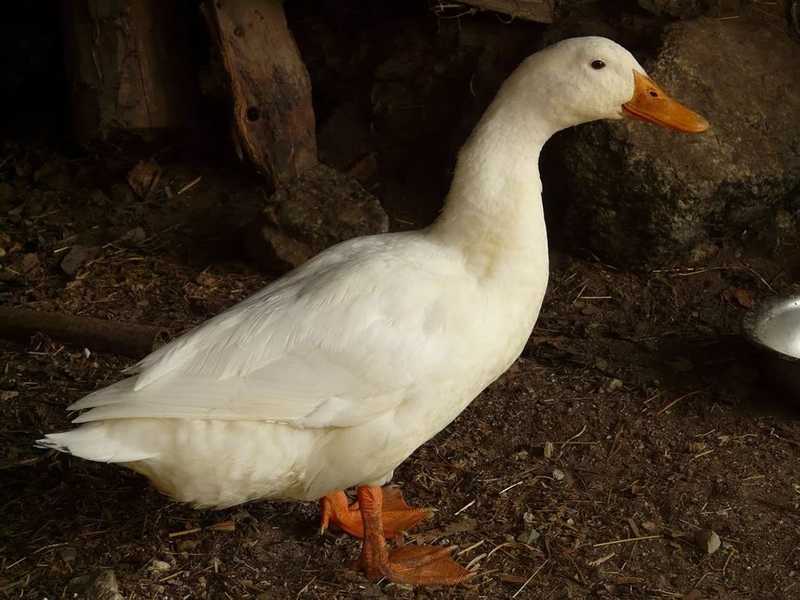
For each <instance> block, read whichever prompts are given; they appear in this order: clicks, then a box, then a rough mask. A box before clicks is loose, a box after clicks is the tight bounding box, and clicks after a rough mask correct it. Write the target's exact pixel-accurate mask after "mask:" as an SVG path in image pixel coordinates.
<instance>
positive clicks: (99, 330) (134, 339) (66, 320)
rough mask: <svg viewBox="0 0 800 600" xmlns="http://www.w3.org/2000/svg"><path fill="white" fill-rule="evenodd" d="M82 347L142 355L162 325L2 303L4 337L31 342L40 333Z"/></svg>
mask: <svg viewBox="0 0 800 600" xmlns="http://www.w3.org/2000/svg"><path fill="white" fill-rule="evenodd" d="M39 332H41V333H44V334H45V335H47V336H49V337H51V338H54V339H57V340H60V341H63V342H67V343H69V344H76V345H78V346H79V347H82V348H90V349H91V350H96V351H101V352H112V353H114V354H123V355H125V356H130V357H132V358H142V357H143V356H145V355H147V354H149V353H150V352H152V351H153V349H154V346H155V344H156V342H157V341H158V339H159V337H160V336H161V335H162V334H163V332H164V330H163V329H161V328H160V327H152V326H148V325H136V324H133V323H122V322H120V321H107V320H104V319H94V318H91V317H75V316H72V315H66V314H63V313H54V312H42V311H34V310H28V309H25V308H16V307H4V306H0V338H3V339H12V340H18V341H22V342H27V341H28V340H29V339H30V338H31V336H33V335H34V334H36V333H39Z"/></svg>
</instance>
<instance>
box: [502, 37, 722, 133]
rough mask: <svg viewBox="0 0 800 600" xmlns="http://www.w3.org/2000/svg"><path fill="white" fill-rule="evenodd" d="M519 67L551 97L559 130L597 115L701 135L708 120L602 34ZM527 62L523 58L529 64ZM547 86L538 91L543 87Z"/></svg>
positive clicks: (539, 55)
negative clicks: (533, 76) (673, 97)
mask: <svg viewBox="0 0 800 600" xmlns="http://www.w3.org/2000/svg"><path fill="white" fill-rule="evenodd" d="M528 61H529V62H530V63H531V64H530V65H529V67H530V68H525V67H528V65H525V66H523V69H520V70H519V72H520V75H521V80H520V81H519V82H518V83H521V84H523V85H524V83H523V82H524V80H525V79H527V77H526V76H525V72H526V71H527V72H528V73H530V74H531V75H534V74H535V82H534V81H533V80H528V81H527V83H528V84H529V85H535V86H536V87H538V88H539V89H538V90H537V93H536V95H537V96H538V97H539V99H540V100H541V99H542V93H541V92H542V91H544V96H546V97H547V98H548V100H549V102H547V103H548V104H549V109H550V114H551V115H553V117H554V118H555V119H556V120H557V121H558V128H563V127H568V126H571V125H577V124H579V123H585V122H588V121H595V120H598V119H622V118H633V119H639V120H642V121H647V122H650V123H655V124H656V125H660V126H662V127H666V128H669V129H674V130H677V131H682V132H686V133H699V132H702V131H705V130H706V129H708V127H709V124H708V121H706V120H705V119H704V118H703V117H702V116H700V115H699V114H697V113H696V112H694V111H692V110H690V109H688V108H687V107H685V106H684V105H682V104H680V103H679V102H677V101H676V100H673V99H672V98H670V97H669V95H668V94H667V93H666V92H665V91H664V90H663V89H662V88H661V87H659V86H658V85H657V84H656V83H655V82H654V81H653V80H652V79H650V77H648V75H647V73H646V72H645V70H644V69H643V68H642V66H641V65H640V64H639V63H638V61H637V60H636V59H635V58H634V57H633V55H632V54H631V53H630V52H628V51H627V50H626V49H625V48H623V47H622V46H620V45H619V44H617V43H615V42H613V41H611V40H609V39H606V38H602V37H580V38H571V39H567V40H564V41H562V42H559V43H557V44H554V45H553V46H550V47H548V48H546V49H545V50H543V51H541V52H538V53H536V54H534V55H533V56H531V57H530V58H529V59H528ZM528 61H526V62H528ZM542 87H544V88H545V89H544V90H542V89H541V88H542Z"/></svg>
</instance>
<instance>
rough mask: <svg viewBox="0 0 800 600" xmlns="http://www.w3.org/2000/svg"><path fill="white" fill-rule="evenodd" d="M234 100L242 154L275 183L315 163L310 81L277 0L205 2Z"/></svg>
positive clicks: (236, 131) (236, 127) (235, 123)
mask: <svg viewBox="0 0 800 600" xmlns="http://www.w3.org/2000/svg"><path fill="white" fill-rule="evenodd" d="M203 11H204V13H205V15H206V19H207V20H208V24H209V28H210V30H211V32H212V36H213V37H214V39H215V40H216V42H217V45H218V47H219V50H220V54H221V55H222V61H223V64H224V66H225V70H226V72H227V73H228V78H229V81H230V87H231V96H232V98H233V120H234V123H233V128H234V131H233V135H234V139H235V142H236V144H237V146H238V148H239V151H240V156H242V155H243V156H245V157H247V159H248V160H250V161H252V162H253V164H254V165H255V166H256V167H257V168H258V169H259V170H262V171H264V172H266V173H269V174H270V175H271V177H272V180H273V183H274V184H275V187H276V188H277V187H279V186H280V185H283V184H285V183H286V182H287V181H289V180H291V179H293V178H295V177H297V176H298V175H301V174H302V173H303V172H304V171H306V170H307V169H309V168H311V167H313V166H315V165H316V164H317V140H316V131H315V126H314V108H313V106H312V104H311V80H310V78H309V76H308V71H306V67H305V65H304V64H303V60H302V58H301V57H300V52H299V50H298V49H297V44H296V43H295V41H294V38H293V37H292V34H291V32H290V31H289V27H288V25H287V23H286V16H285V14H284V12H283V6H282V5H281V3H280V1H279V0H207V2H206V3H205V4H204V5H203Z"/></svg>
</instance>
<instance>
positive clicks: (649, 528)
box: [642, 521, 658, 533]
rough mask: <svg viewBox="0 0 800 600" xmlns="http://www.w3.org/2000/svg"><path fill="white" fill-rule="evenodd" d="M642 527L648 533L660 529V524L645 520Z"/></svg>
mask: <svg viewBox="0 0 800 600" xmlns="http://www.w3.org/2000/svg"><path fill="white" fill-rule="evenodd" d="M642 529H644V530H645V531H646V532H648V533H653V532H654V531H657V530H658V525H656V524H655V523H653V522H652V521H645V522H644V523H642Z"/></svg>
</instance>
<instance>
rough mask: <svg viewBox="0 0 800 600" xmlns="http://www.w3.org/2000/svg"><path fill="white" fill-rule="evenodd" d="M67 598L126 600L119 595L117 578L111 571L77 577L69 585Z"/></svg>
mask: <svg viewBox="0 0 800 600" xmlns="http://www.w3.org/2000/svg"><path fill="white" fill-rule="evenodd" d="M65 592H66V593H65V594H64V596H65V597H66V598H83V599H84V600H124V598H123V596H122V594H120V593H119V584H118V583H117V576H116V575H115V574H114V571H112V570H111V569H104V570H102V571H100V572H99V573H97V574H95V575H82V576H80V577H75V578H74V579H72V580H71V581H70V582H69V584H68V585H67V589H66V590H65Z"/></svg>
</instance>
